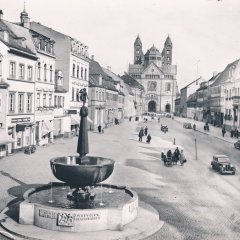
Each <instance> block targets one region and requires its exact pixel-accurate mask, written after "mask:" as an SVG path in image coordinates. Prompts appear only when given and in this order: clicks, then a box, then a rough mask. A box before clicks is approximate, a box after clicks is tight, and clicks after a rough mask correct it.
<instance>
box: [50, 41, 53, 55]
mask: <svg viewBox="0 0 240 240" xmlns="http://www.w3.org/2000/svg"><path fill="white" fill-rule="evenodd" d="M50 53H51V54H53V44H52V43H51V44H50Z"/></svg>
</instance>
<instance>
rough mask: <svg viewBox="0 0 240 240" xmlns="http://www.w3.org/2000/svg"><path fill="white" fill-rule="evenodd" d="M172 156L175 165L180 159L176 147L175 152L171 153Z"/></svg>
mask: <svg viewBox="0 0 240 240" xmlns="http://www.w3.org/2000/svg"><path fill="white" fill-rule="evenodd" d="M173 156H174V161H175V163H176V164H177V162H178V160H179V158H180V151H179V149H178V147H177V148H176V149H175V151H174V153H173Z"/></svg>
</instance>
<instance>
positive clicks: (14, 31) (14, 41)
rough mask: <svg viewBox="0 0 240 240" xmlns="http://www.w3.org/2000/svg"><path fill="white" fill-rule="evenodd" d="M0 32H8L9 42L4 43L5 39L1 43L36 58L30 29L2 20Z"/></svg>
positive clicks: (0, 21)
mask: <svg viewBox="0 0 240 240" xmlns="http://www.w3.org/2000/svg"><path fill="white" fill-rule="evenodd" d="M0 31H7V32H8V34H9V40H8V41H4V39H2V38H1V41H2V42H4V44H6V45H7V46H8V47H10V48H14V49H17V50H20V51H23V52H25V53H28V54H31V55H34V56H36V50H35V46H34V43H33V41H32V37H31V34H30V32H29V29H27V28H24V27H22V26H19V25H17V24H14V23H11V22H8V21H5V20H0ZM23 42H24V44H23Z"/></svg>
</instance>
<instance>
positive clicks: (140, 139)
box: [138, 129, 143, 142]
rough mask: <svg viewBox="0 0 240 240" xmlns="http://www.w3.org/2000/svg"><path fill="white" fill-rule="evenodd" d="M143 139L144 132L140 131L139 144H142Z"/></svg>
mask: <svg viewBox="0 0 240 240" xmlns="http://www.w3.org/2000/svg"><path fill="white" fill-rule="evenodd" d="M142 137H143V131H142V129H141V130H140V131H139V133H138V141H139V142H142Z"/></svg>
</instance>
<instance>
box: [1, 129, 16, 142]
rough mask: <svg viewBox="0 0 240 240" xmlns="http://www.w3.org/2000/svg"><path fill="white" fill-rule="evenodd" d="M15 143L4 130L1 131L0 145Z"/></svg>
mask: <svg viewBox="0 0 240 240" xmlns="http://www.w3.org/2000/svg"><path fill="white" fill-rule="evenodd" d="M11 142H14V140H13V139H12V138H11V137H10V136H9V135H8V134H7V133H6V131H5V130H4V129H0V145H5V144H8V143H11Z"/></svg>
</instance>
